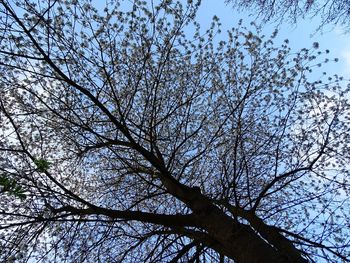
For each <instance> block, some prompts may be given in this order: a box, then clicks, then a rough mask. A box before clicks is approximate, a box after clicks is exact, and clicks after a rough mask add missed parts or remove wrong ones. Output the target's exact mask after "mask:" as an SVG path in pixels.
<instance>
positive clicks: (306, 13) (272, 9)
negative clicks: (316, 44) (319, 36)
mask: <svg viewBox="0 0 350 263" xmlns="http://www.w3.org/2000/svg"><path fill="white" fill-rule="evenodd" d="M226 3H229V4H233V6H234V7H235V8H238V9H241V10H247V9H249V10H252V11H253V12H255V14H256V15H257V16H259V17H262V18H263V19H264V20H265V21H271V20H276V21H280V22H281V21H283V20H287V21H289V22H293V23H296V22H297V20H298V19H299V18H305V17H315V16H319V17H320V20H321V21H320V27H319V28H322V27H323V26H325V25H329V24H333V25H344V26H345V29H346V28H348V26H349V25H350V3H349V1H344V0H226Z"/></svg>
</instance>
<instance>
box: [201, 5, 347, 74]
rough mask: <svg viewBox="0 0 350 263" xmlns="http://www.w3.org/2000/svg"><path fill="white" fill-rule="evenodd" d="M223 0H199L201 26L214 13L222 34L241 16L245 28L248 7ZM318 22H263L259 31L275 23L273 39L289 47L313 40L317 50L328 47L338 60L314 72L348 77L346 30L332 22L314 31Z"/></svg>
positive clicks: (267, 30) (268, 30) (317, 19)
mask: <svg viewBox="0 0 350 263" xmlns="http://www.w3.org/2000/svg"><path fill="white" fill-rule="evenodd" d="M224 2H225V1H224V0H202V5H201V7H200V10H199V13H198V16H197V18H198V21H199V22H200V23H201V25H202V28H203V29H205V28H207V27H209V24H210V21H211V18H212V17H213V16H214V15H217V16H218V17H219V18H220V21H221V23H222V26H223V28H222V29H223V30H222V31H223V34H225V29H229V28H231V27H235V26H236V25H237V23H238V21H239V19H241V18H242V19H243V24H244V25H246V26H247V27H248V28H249V24H250V22H252V21H254V19H255V16H252V15H249V11H247V12H238V11H237V10H235V9H233V8H232V7H231V6H229V5H226V4H225V3H224ZM319 24H320V17H313V18H308V19H299V21H298V23H297V24H296V25H292V24H290V23H288V22H284V23H282V24H280V25H277V24H276V23H270V24H265V25H264V26H263V32H264V34H266V35H269V33H271V32H273V30H274V29H275V28H276V27H277V26H278V29H279V34H278V37H277V40H280V41H281V42H282V41H283V40H284V39H289V43H290V47H291V48H292V50H293V51H298V50H299V49H301V48H310V47H312V44H313V43H314V42H318V43H319V44H320V51H322V50H326V49H329V50H330V54H329V58H330V59H331V58H339V62H338V63H330V64H327V65H324V66H322V68H320V70H319V71H316V72H315V74H318V75H321V74H322V72H323V71H326V72H327V73H328V75H333V74H338V75H341V76H343V77H344V78H345V79H350V33H348V34H345V33H344V30H343V28H341V27H340V26H333V25H330V26H327V27H324V28H323V30H322V31H317V28H318V26H319ZM316 31H317V32H316ZM223 37H224V36H223Z"/></svg>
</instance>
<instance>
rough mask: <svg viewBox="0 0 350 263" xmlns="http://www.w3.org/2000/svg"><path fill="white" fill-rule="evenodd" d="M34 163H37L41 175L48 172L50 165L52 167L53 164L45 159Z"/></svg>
mask: <svg viewBox="0 0 350 263" xmlns="http://www.w3.org/2000/svg"><path fill="white" fill-rule="evenodd" d="M34 163H35V165H36V167H37V169H38V171H39V172H41V173H44V172H46V171H47V170H48V169H49V168H50V165H51V163H50V162H49V161H47V160H45V159H36V160H34Z"/></svg>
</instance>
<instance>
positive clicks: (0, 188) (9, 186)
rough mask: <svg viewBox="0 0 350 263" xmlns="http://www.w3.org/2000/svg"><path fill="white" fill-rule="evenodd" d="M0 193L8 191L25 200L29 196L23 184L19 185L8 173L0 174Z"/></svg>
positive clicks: (9, 193)
mask: <svg viewBox="0 0 350 263" xmlns="http://www.w3.org/2000/svg"><path fill="white" fill-rule="evenodd" d="M0 193H7V194H8V195H12V196H15V197H18V198H20V199H21V200H24V199H25V198H26V197H27V196H26V195H25V190H24V189H23V188H22V186H20V185H18V184H17V182H16V181H15V180H14V179H10V178H9V177H8V176H7V175H4V174H2V175H0Z"/></svg>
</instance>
